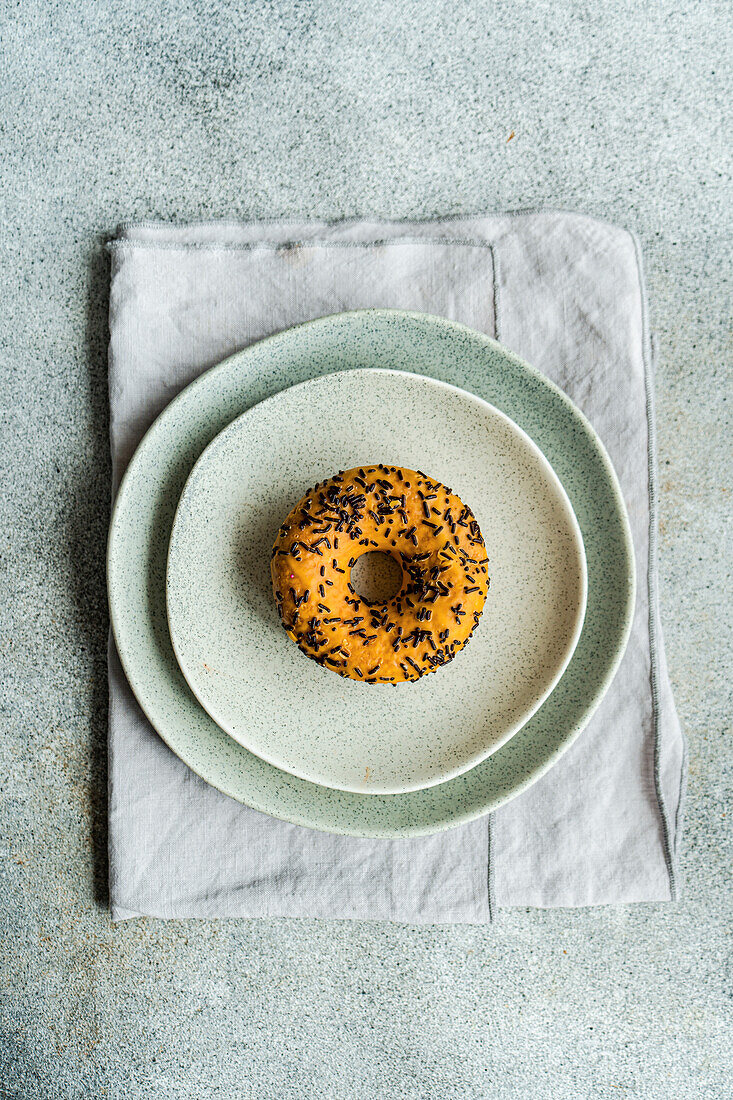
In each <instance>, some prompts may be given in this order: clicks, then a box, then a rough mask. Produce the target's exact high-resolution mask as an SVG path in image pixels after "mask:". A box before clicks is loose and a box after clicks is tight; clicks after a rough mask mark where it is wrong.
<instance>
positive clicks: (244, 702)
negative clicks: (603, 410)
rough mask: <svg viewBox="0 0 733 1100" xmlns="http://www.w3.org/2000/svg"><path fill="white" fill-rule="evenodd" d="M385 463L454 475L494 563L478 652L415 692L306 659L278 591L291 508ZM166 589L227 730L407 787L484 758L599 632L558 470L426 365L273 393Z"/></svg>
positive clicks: (193, 523) (203, 487) (194, 674)
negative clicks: (348, 473) (318, 488)
mask: <svg viewBox="0 0 733 1100" xmlns="http://www.w3.org/2000/svg"><path fill="white" fill-rule="evenodd" d="M374 462H383V463H386V464H388V465H396V466H406V467H408V468H409V469H421V470H425V471H426V472H427V473H428V474H429V475H430V476H431V477H434V478H436V479H437V480H438V481H441V482H443V483H444V484H446V485H450V486H451V488H452V489H453V490H454V491H455V492H456V493H457V494H458V495H459V496H460V497H461V499H462V500H464V502H465V503H467V504H468V505H469V506H470V507H471V509H472V510H473V512H474V514H475V516H476V518H477V519H478V521H479V525H480V527H481V530H482V532H483V534H484V539H485V542H486V547H487V553H488V556H489V559H490V576H491V588H490V591H489V596H488V599H487V602H486V605H485V608H484V614H483V617H482V619H481V622H480V624H479V627H478V629H477V630H476V632H475V634H474V636H473V638H472V639H471V641H470V643H469V644H468V646H467V647H466V648H465V649H464V650H463V651H462V652H461V653H459V654H458V655H457V656H456V657H455V659H454V660H453V661H451V662H450V663H449V664H448V665H446V666H445V667H444V668H441V669H440V670H439V671H438V672H437V673H435V674H434V675H432V676H428V677H424V678H423V679H421V680H419V681H417V682H416V683H408V684H401V685H399V686H397V687H393V686H390V685H387V684H382V685H369V684H361V683H358V682H356V681H354V680H347V679H343V678H342V677H340V676H337V675H336V674H335V673H334V672H331V671H329V670H328V669H326V668H323V667H321V666H320V665H318V664H316V663H315V662H314V661H311V660H309V659H308V658H307V657H305V656H304V655H303V654H302V653H301V652H300V650H299V649H298V648H297V647H296V646H295V645H294V644H293V643H292V641H291V640H290V639H289V638H288V637H287V635H286V634H285V633H284V631H283V630H282V628H281V626H280V621H279V617H278V614H277V611H276V608H275V603H274V600H273V597H272V590H271V586H270V568H269V563H270V551H271V548H272V543H273V540H274V538H275V535H276V533H277V529H278V527H279V526H280V524H281V523H282V521H283V519H284V517H285V516H286V515H287V514H288V512H289V511H290V509H291V508H292V507H293V505H294V504H295V503H296V502H297V501H298V500H299V499H300V498H301V497H302V496H303V494H304V492H305V491H306V490H307V489H309V488H310V487H311V485H314V484H315V483H316V482H318V481H322V480H324V479H325V478H327V477H330V476H331V474H333V473H336V472H337V471H338V470H341V469H347V468H349V467H353V466H360V465H368V464H369V463H374ZM167 595H168V621H169V625H170V631H171V638H172V641H173V648H174V651H175V653H176V656H177V658H178V663H179V665H180V666H181V669H182V671H183V673H184V675H185V677H186V679H187V681H188V683H189V685H190V686H191V688H192V690H193V692H194V694H195V695H196V697H197V698H198V700H199V702H200V703H201V704H202V706H203V707H204V708H205V709H206V710H207V711H208V713H209V714H210V715H211V716H212V718H213V719H214V721H215V722H217V724H218V725H219V726H221V727H222V729H224V730H226V732H227V733H229V734H231V736H232V737H234V738H235V740H237V741H239V743H240V744H242V745H244V747H245V748H247V749H249V750H250V751H251V752H253V753H256V754H257V755H258V756H260V757H262V759H263V760H266V761H268V762H269V763H270V764H274V765H275V766H276V767H279V768H283V769H284V770H285V771H288V772H292V773H293V774H294V775H298V776H300V777H301V778H303V779H308V780H310V781H311V782H313V783H320V784H323V785H325V786H327V787H334V788H338V789H340V790H346V791H359V792H366V793H372V794H397V793H401V792H404V791H411V790H417V789H419V788H422V787H428V786H431V785H433V784H435V783H442V782H445V781H446V780H448V779H451V778H452V777H453V776H455V775H458V774H460V773H461V772H463V771H466V770H467V769H468V768H470V767H472V766H473V765H475V764H477V763H479V761H481V760H483V759H485V757H487V756H488V755H489V754H490V753H492V752H494V751H496V750H497V749H498V748H499V747H500V746H501V745H503V744H504V743H505V742H506V741H507V740H508V739H509V738H510V737H511V736H512V735H513V734H514V733H516V731H517V730H518V729H519V728H521V726H523V725H524V723H525V722H526V721H527V720H528V719H529V718H530V717H531V715H532V714H534V712H535V711H536V710H537V709H538V707H539V706H540V705H541V704H542V702H543V701H544V700H545V699H546V698H547V696H548V695H549V693H550V692H551V691H552V689H553V687H554V686H555V684H556V683H557V681H558V680H559V678H560V676H561V675H562V673H563V671H564V669H565V668H566V666H567V664H568V661H569V660H570V658H571V656H572V653H573V650H574V649H575V645H576V643H577V640H578V637H579V635H580V630H581V627H582V624H583V615H584V613H585V599H586V568H585V555H584V552H583V542H582V538H581V534H580V529H579V527H578V524H577V521H576V519H575V516H574V514H573V510H572V508H571V506H570V502H569V500H568V498H567V496H566V494H565V491H564V489H563V488H562V485H561V484H560V482H559V480H558V478H557V476H556V474H555V473H554V471H553V470H552V468H551V466H550V464H549V463H548V462H547V460H546V459H545V457H544V456H543V454H542V453H541V451H540V450H539V449H538V448H537V447H536V446H535V444H534V443H533V442H532V440H531V439H530V438H529V437H528V436H527V435H526V433H525V432H523V431H522V430H521V428H519V427H518V426H517V425H516V424H515V423H514V422H513V421H512V420H510V419H509V418H508V417H507V416H505V415H504V414H503V413H501V412H499V410H498V409H496V408H494V407H493V406H492V405H489V404H488V403H487V402H485V401H483V400H481V398H478V397H474V396H473V395H472V394H469V393H466V392H465V391H464V390H460V389H457V388H456V387H454V386H450V385H447V384H446V383H445V382H439V381H436V380H435V379H432V378H426V377H425V376H424V375H415V374H407V373H404V372H400V371H389V370H351V371H342V372H338V373H335V374H329V375H326V377H324V378H316V379H312V380H310V381H308V382H304V383H302V384H301V385H298V386H294V387H292V388H291V389H288V390H285V391H284V392H281V393H279V394H276V395H275V396H274V397H271V398H270V399H269V400H267V401H263V402H261V403H260V404H258V405H255V406H254V408H252V409H250V410H248V412H246V413H244V415H243V416H241V417H240V418H239V419H237V420H235V421H234V423H233V424H230V425H229V427H227V428H225V429H224V431H223V432H221V434H220V435H218V436H217V437H216V439H215V440H214V441H213V442H212V443H211V444H210V445H209V447H208V448H207V449H206V451H205V452H204V454H203V455H202V456H201V458H200V459H199V461H198V462H197V463H196V465H195V467H194V469H193V471H192V473H191V476H190V477H189V479H188V482H187V483H186V486H185V488H184V490H183V494H182V496H181V500H180V504H179V506H178V510H177V513H176V518H175V521H174V524H173V531H172V535H171V542H170V550H169V555H168V578H167Z"/></svg>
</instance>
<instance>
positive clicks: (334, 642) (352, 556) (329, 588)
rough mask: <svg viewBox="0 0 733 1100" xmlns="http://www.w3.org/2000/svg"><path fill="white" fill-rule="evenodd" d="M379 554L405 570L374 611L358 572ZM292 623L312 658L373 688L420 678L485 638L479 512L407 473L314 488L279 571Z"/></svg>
mask: <svg viewBox="0 0 733 1100" xmlns="http://www.w3.org/2000/svg"><path fill="white" fill-rule="evenodd" d="M369 551H382V552H383V553H387V554H390V555H391V556H392V557H393V558H394V559H395V560H396V561H397V563H398V565H399V566H400V568H401V570H402V582H401V584H400V587H399V590H398V591H397V593H396V595H395V596H394V597H393V598H392V599H391V600H389V601H387V602H386V603H370V602H369V601H367V600H366V599H364V598H363V597H361V596H359V594H358V593H357V592H355V590H354V588H353V587H352V585H351V580H350V578H351V570H352V568H353V566H354V565H355V564H356V562H357V560H358V559H359V558H360V557H361V556H362V555H363V554H365V553H367V552H369ZM270 571H271V574H272V586H273V592H274V595H275V600H276V603H277V609H278V612H279V614H280V619H281V621H282V625H283V627H284V628H285V630H286V632H287V634H288V636H289V637H290V638H292V640H293V641H294V642H296V643H297V645H298V646H299V647H300V649H301V650H302V651H303V653H305V654H306V655H307V656H308V657H311V658H312V659H313V660H314V661H317V662H318V663H319V664H321V665H323V666H324V668H328V669H331V670H332V671H334V672H338V673H339V675H340V676H348V677H350V678H351V679H352V680H361V681H363V682H364V683H367V684H397V683H401V682H406V681H414V680H418V679H420V677H421V676H424V675H425V674H426V673H428V672H435V671H436V670H437V669H439V668H441V667H442V666H443V665H445V664H447V663H448V661H450V660H451V659H452V658H453V657H455V655H456V653H458V651H459V650H460V649H462V648H463V646H464V645H465V644H466V642H467V641H468V639H469V638H470V637H471V635H472V634H473V631H474V630H475V628H476V626H477V624H478V621H479V618H480V616H481V612H482V610H483V606H484V602H485V600H486V596H487V593H488V589H489V577H488V558H487V557H486V548H485V546H484V540H483V538H482V536H481V531H480V530H479V526H478V523H477V522H476V520H475V518H474V515H473V513H472V512H471V509H470V508H469V507H468V506H467V505H465V504H463V503H462V502H461V501H460V500H459V498H458V497H457V496H455V495H454V493H453V492H452V491H451V490H450V489H448V488H446V486H445V485H441V484H440V482H438V481H435V480H434V479H433V478H430V477H428V476H427V475H426V474H423V473H422V472H421V471H419V470H417V471H415V470H406V469H404V468H400V467H397V466H382V465H378V466H361V467H357V468H355V469H353V470H346V471H342V472H341V473H339V474H336V475H335V476H334V477H331V478H329V479H328V480H327V481H322V482H320V483H319V484H318V485H316V486H315V487H314V488H313V489H311V490H309V492H307V493H306V494H305V496H304V497H303V499H302V500H301V501H300V503H299V504H296V506H295V508H293V510H292V511H291V512H290V514H289V515H288V517H287V519H286V520H285V521H284V523H283V524H282V526H281V527H280V529H279V531H278V534H277V538H276V539H275V545H274V547H273V550H272V558H271V563H270Z"/></svg>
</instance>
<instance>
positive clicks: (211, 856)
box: [109, 213, 686, 923]
mask: <svg viewBox="0 0 733 1100" xmlns="http://www.w3.org/2000/svg"><path fill="white" fill-rule="evenodd" d="M110 251H111V255H112V283H111V298H110V356H109V385H110V412H111V446H112V459H113V478H114V487H115V488H116V486H117V485H118V484H119V479H120V477H121V475H122V473H123V472H124V469H125V467H126V465H127V463H128V461H129V459H130V457H131V456H132V453H133V451H134V449H135V447H136V446H137V444H138V442H139V441H140V439H141V437H142V435H143V433H144V432H145V430H146V429H147V428H148V427H149V425H150V424H151V423H152V421H153V420H154V419H155V417H156V416H157V415H158V413H159V412H160V411H161V410H162V409H163V408H164V407H165V405H166V404H167V403H168V402H169V401H170V400H171V399H172V398H173V397H175V395H176V394H177V393H178V392H179V391H180V390H181V389H182V388H183V387H184V386H186V385H187V384H188V383H189V382H191V381H192V380H193V379H194V378H196V377H197V376H198V375H199V374H201V372H202V371H204V370H206V369H207V368H208V367H210V366H212V365H214V364H215V363H217V362H219V361H221V360H222V359H224V358H225V357H226V356H228V355H230V354H232V353H233V352H235V351H237V350H239V349H241V348H243V347H246V346H247V345H248V344H251V343H252V342H253V341H255V340H258V339H260V338H261V337H263V336H267V335H269V334H271V333H273V332H275V331H278V330H281V329H284V328H287V327H289V326H291V325H294V324H297V323H299V322H302V321H306V320H310V319H311V318H314V317H318V316H321V315H324V314H329V313H334V312H338V311H340V310H347V309H358V308H365V307H377V306H379V307H396V308H402V309H411V310H418V311H422V312H426V313H433V314H439V315H441V316H444V317H448V318H451V319H454V320H457V321H460V322H462V323H464V324H466V325H469V326H471V327H472V328H475V329H479V330H480V331H482V332H485V333H488V334H489V335H491V336H494V337H495V338H496V339H498V340H499V341H500V342H501V343H503V344H504V345H506V346H507V347H509V348H511V349H512V350H513V351H515V352H517V353H518V354H519V355H521V356H522V357H523V358H525V359H527V360H528V361H529V362H530V363H532V364H533V365H534V366H535V367H537V368H539V370H541V371H542V372H543V373H545V374H546V375H547V376H548V377H549V378H551V379H552V380H553V381H554V382H555V383H557V385H559V386H560V387H561V388H562V389H563V390H565V392H566V393H567V394H568V395H569V396H570V397H571V398H572V400H573V401H574V402H575V403H576V404H577V405H579V406H580V408H581V409H582V410H583V412H584V413H585V414H586V416H587V417H588V418H589V420H590V421H591V423H592V424H593V425H594V427H595V429H596V430H597V432H598V433H599V435H600V437H601V439H602V440H603V442H604V444H605V446H606V448H607V449H608V451H609V453H610V456H611V459H612V461H613V463H614V465H615V468H616V471H617V473H618V476H619V480H620V483H621V487H622V490H623V494H624V498H625V500H626V504H627V507H628V510H629V518H630V522H631V527H632V533H633V539H634V548H635V552H636V561H637V571H638V577H637V580H638V595H637V606H636V612H635V617H634V622H633V628H632V632H631V638H630V641H629V646H628V649H627V652H626V655H625V657H624V659H623V661H622V663H621V666H620V668H619V671H618V673H617V675H616V678H615V680H614V682H613V684H612V685H611V688H610V690H609V691H608V694H607V695H606V697H605V699H604V700H603V702H602V704H601V706H600V707H599V709H598V711H597V712H596V714H595V715H594V717H593V719H592V721H591V722H590V724H589V725H588V728H587V729H586V730H585V731H584V733H583V734H582V735H581V736H580V738H579V739H578V740H577V741H576V742H575V744H574V745H573V746H572V747H571V748H570V749H569V750H568V752H567V753H566V754H565V755H564V756H563V757H562V759H561V760H560V761H559V762H558V763H557V764H556V765H555V767H553V768H552V769H551V770H550V771H549V772H548V773H547V774H546V775H545V776H543V778H542V779H540V780H539V781H538V782H537V783H536V784H535V785H534V786H533V787H531V788H530V789H529V790H527V791H525V792H524V793H523V794H522V795H520V796H519V797H518V798H516V799H514V800H513V801H512V802H510V803H508V804H507V805H505V806H503V807H501V808H500V809H499V810H498V811H496V812H495V813H494V814H492V815H490V816H486V817H484V818H482V819H480V820H478V821H475V822H472V823H470V824H468V825H464V826H460V827H458V828H456V829H451V830H448V831H447V832H443V833H438V834H435V835H434V836H430V837H422V838H415V839H405V840H395V841H387V840H360V839H355V838H350V837H339V836H333V835H331V834H325V833H318V832H315V831H312V830H308V829H304V828H301V827H299V826H295V825H289V824H287V823H285V822H282V821H276V820H275V819H273V818H270V817H267V816H266V815H263V814H260V813H257V812H256V811H254V810H251V809H249V808H248V807H246V806H241V805H239V803H237V802H235V801H233V800H232V799H229V798H227V797H225V796H224V795H222V794H220V793H219V792H217V791H216V790H214V789H213V788H212V787H209V786H208V785H207V784H206V783H204V782H203V780H201V779H200V778H199V777H198V776H196V775H195V774H194V773H193V772H191V771H190V770H189V769H188V768H187V767H186V765H185V764H183V763H182V762H181V761H180V760H179V759H178V758H177V757H176V756H175V755H174V754H173V753H172V752H171V751H170V750H169V749H168V748H167V747H166V746H165V745H164V743H163V742H162V740H161V739H160V738H159V737H158V736H157V734H156V733H155V731H154V730H153V728H152V727H151V726H150V724H149V723H148V722H147V720H146V718H145V717H144V715H143V713H142V711H141V710H140V708H139V706H138V704H137V702H136V700H135V698H134V696H133V694H132V692H131V690H130V687H129V685H128V684H127V681H126V679H125V677H124V674H123V672H122V669H121V667H120V664H119V659H118V657H117V654H116V652H115V649H114V643H113V642H111V643H110V654H109V681H110V717H109V855H110V900H111V907H112V915H113V918H114V919H115V920H122V919H125V918H129V917H134V916H140V915H149V916H157V917H164V918H180V917H236V916H239V917H253V916H302V917H329V918H344V917H350V918H364V919H392V920H399V921H407V922H411V923H440V922H482V921H486V920H490V919H491V918H492V916H493V915H494V914H495V913H496V911H497V909H498V908H501V907H502V906H513V905H520V906H540V907H551V906H579V905H595V904H606V903H620V902H632V901H661V900H668V899H672V898H674V897H675V896H676V891H677V881H676V880H677V874H676V856H677V850H678V845H679V838H680V832H681V818H682V807H683V801H684V780H685V774H686V752H685V741H684V737H683V735H682V732H681V730H680V726H679V723H678V720H677V716H676V713H675V708H674V702H673V699H672V693H671V689H670V685H669V679H668V675H667V668H666V662H665V657H664V646H663V641H662V631H661V625H660V620H659V608H658V597H657V563H656V557H657V549H656V532H657V519H656V482H655V460H656V455H655V439H654V409H653V376H652V365H651V342H650V335H649V326H648V319H647V307H646V294H645V289H644V280H643V274H642V265H641V259H640V253H639V247H638V243H637V241H636V239H635V238H634V237H633V236H632V235H631V234H629V233H628V232H626V231H625V230H622V229H619V228H616V227H614V226H610V225H606V224H605V223H602V222H599V221H596V220H594V219H591V218H588V217H583V216H580V215H577V214H564V213H538V214H523V215H516V216H513V215H503V216H498V217H488V218H468V219H451V220H445V221H434V222H423V223H412V222H409V223H394V222H389V223H384V222H370V221H357V222H341V223H337V224H328V223H314V222H307V223H301V222H268V223H257V224H249V225H248V224H242V223H227V222H212V223H210V224H202V225H190V226H173V225H159V224H152V223H142V224H137V225H130V226H125V227H123V229H122V230H121V231H120V233H119V236H118V238H117V239H116V240H115V241H114V242H112V243H111V245H110Z"/></svg>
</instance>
